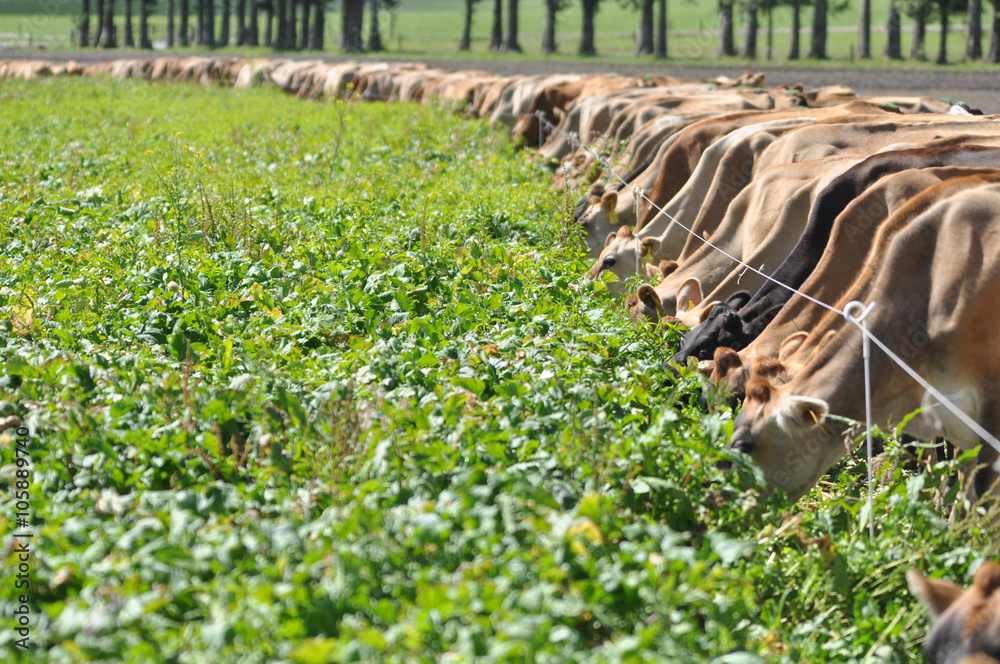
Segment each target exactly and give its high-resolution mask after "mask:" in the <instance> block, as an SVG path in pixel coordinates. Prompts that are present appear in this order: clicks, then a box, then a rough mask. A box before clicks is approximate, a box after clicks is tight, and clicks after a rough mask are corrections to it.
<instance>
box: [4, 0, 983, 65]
mask: <svg viewBox="0 0 1000 664" xmlns="http://www.w3.org/2000/svg"><path fill="white" fill-rule="evenodd" d="M119 5H120V3H119ZM521 5H522V6H521V7H520V10H519V19H520V20H519V24H520V43H521V46H522V47H523V49H524V53H523V54H508V55H504V56H503V57H504V58H507V59H537V58H546V59H551V60H555V61H581V58H579V57H577V56H576V52H577V48H578V46H579V34H580V28H581V24H582V15H581V9H580V7H579V5H578V3H574V4H572V5H571V6H570V7H569V8H567V9H566V10H565V11H563V12H561V13H560V14H559V19H558V22H557V43H558V44H559V51H560V52H559V54H557V55H554V56H543V55H542V53H541V32H542V23H543V17H544V14H543V4H542V3H540V2H522V3H521ZM871 5H872V8H871V15H872V26H873V29H872V56H873V58H872V59H871V60H867V61H861V60H854V61H853V62H852V61H851V60H850V58H851V55H852V52H853V50H854V48H855V45H856V43H857V15H858V2H857V0H849V2H848V3H847V4H846V9H844V10H843V11H841V12H838V13H835V14H834V13H831V14H830V15H829V25H830V31H829V34H828V43H827V50H828V55H829V59H828V60H823V61H815V60H809V59H806V58H805V56H806V54H807V53H808V50H809V40H810V25H811V20H812V18H811V17H812V9H811V7H803V9H802V12H801V25H802V32H801V37H800V40H801V42H800V43H801V56H802V59H801V60H796V61H794V64H796V65H797V66H808V67H813V66H819V67H822V66H831V65H833V66H844V65H847V64H853V65H854V66H859V67H866V68H870V67H883V66H884V67H889V68H912V67H916V68H924V67H934V66H936V65H933V64H932V63H933V61H934V59H935V58H936V55H937V49H938V38H939V37H938V33H937V32H936V29H937V28H936V24H935V23H934V22H933V21H932V23H931V25H930V26H929V32H928V34H927V37H926V41H925V53H926V55H927V57H928V58H929V60H930V62H916V61H904V62H887V61H884V60H882V58H881V53H882V49H883V47H884V35H883V33H882V32H880V29H881V28H883V27H884V26H885V23H886V20H887V17H888V7H889V3H888V0H874V1H873V2H872V3H871ZM338 7H339V4H337V3H331V5H330V11H329V12H328V14H327V34H326V39H327V46H326V51H327V52H332V53H337V52H339V47H338V42H339V35H340V15H339V13H338V12H337V11H335V10H337V9H338ZM78 11H79V2H77V1H75V0H74V1H69V0H67V1H65V2H58V3H56V4H54V5H53V8H52V10H51V11H39V9H38V7H37V5H36V3H35V2H29V1H28V0H8V2H6V3H0V42H5V41H7V42H16V43H18V44H21V45H27V44H28V43H29V36H30V41H31V43H32V44H38V43H44V44H47V45H48V46H49V47H50V48H53V47H62V48H65V47H67V46H69V45H70V41H69V40H70V34H71V31H72V30H73V29H74V28H75V23H76V16H77V12H78ZM118 11H119V12H121V11H122V9H121V7H120V6H119V8H118ZM366 11H367V7H366ZM505 11H506V9H505ZM163 12H164V5H163V3H162V2H161V3H157V4H156V5H154V7H153V14H152V19H151V22H150V25H151V34H152V38H153V40H154V41H156V40H157V39H162V37H163V35H164V33H165V30H166V18H165V16H164V14H163ZM667 13H668V29H669V31H670V35H669V44H668V48H669V53H670V57H671V60H674V61H679V62H691V63H701V64H709V63H723V64H730V63H731V64H732V65H733V67H734V68H736V67H745V66H752V65H753V64H754V61H748V60H746V59H742V58H735V59H727V60H722V61H719V60H717V59H716V58H715V53H716V50H717V41H716V36H717V29H716V26H717V24H718V16H717V13H716V4H715V3H705V2H689V1H684V2H670V3H669V6H668V9H667ZM261 16H262V17H263V14H261ZM462 16H463V9H462V4H461V3H456V2H454V0H408V1H407V2H404V3H402V4H401V6H400V8H399V9H397V10H396V11H395V12H388V11H382V12H381V13H380V18H381V21H380V24H381V26H382V38H383V41H384V43H385V46H386V49H387V51H386V53H385V55H386V57H392V56H397V57H407V58H430V57H447V58H460V59H469V60H476V59H483V58H491V57H496V56H493V55H492V54H490V53H489V50H488V48H487V46H488V43H489V35H490V29H491V26H492V6H491V4H490V3H488V2H480V3H479V4H477V6H476V11H475V14H474V20H473V29H472V50H471V51H470V52H467V53H461V52H459V51H458V50H457V48H458V38H459V34H460V33H461V27H462ZM95 20H96V19H94V18H92V23H91V31H92V35H93V31H94V21H95ZM133 20H134V26H135V30H136V31H138V18H137V13H136V16H135V17H134V19H133ZM219 20H220V21H221V14H220V17H219ZM773 20H774V28H775V34H774V43H773V52H772V60H771V62H773V63H775V64H779V63H788V62H791V61H788V60H787V55H788V50H789V45H790V39H791V36H790V33H789V29H790V25H791V10H790V8H789V7H788V6H786V5H783V6H781V7H778V8H776V9H775V10H774V18H773ZM637 21H638V14H637V12H636V11H634V10H631V9H628V8H626V7H625V6H623V4H622V3H619V2H616V1H614V0H605V1H604V2H603V3H602V4H601V6H600V10H599V12H598V14H597V19H596V29H597V37H596V45H597V49H598V52H599V58H600V59H601V60H611V61H622V62H628V63H631V62H650V63H652V62H656V61H655V60H653V59H652V58H635V57H633V53H634V50H635V43H634V31H635V28H636V23H637ZM734 21H735V32H736V44H737V48H738V47H739V44H740V41H741V40H742V26H743V16H742V13H741V12H740V11H737V12H736V15H735V17H734ZM759 22H760V32H759V34H758V55H757V59H756V61H755V62H756V63H760V64H764V63H766V62H768V61H767V60H766V30H765V28H766V15H765V14H763V13H761V14H760V16H759ZM952 23H953V25H952V30H951V33H950V35H949V42H948V53H949V62H951V63H953V65H955V66H958V67H960V68H962V69H974V70H978V69H992V68H994V67H995V66H996V65H992V64H990V63H985V62H975V63H965V62H964V53H965V31H964V25H961V24H963V23H964V17H963V16H962V15H958V14H957V15H955V16H953V17H952ZM193 25H194V23H193V22H192V26H193ZM910 25H911V21H910V20H909V19H908V18H905V17H904V19H903V29H904V31H903V53H904V55H906V54H908V53H909V41H910V36H909V28H910ZM983 25H984V30H987V31H988V26H989V25H990V21H989V16H988V15H986V14H984V19H983ZM232 29H233V31H235V20H234V21H233V27H232ZM261 30H262V31H263V23H262V27H261ZM367 30H368V17H367V15H366V24H365V32H366V34H367ZM123 34H124V28H123V25H122V22H121V19H120V20H119V37H120V39H121V38H122V37H123ZM136 35H138V32H136ZM137 38H138V37H137ZM988 43H989V35H988V33H987V34H986V35H985V36H984V40H983V48H984V49H985V48H986V47H987V46H988ZM129 50H130V51H131V49H129ZM221 50H222V51H223V52H233V53H246V54H251V55H266V54H270V53H271V51H270V50H269V49H262V48H261V49H244V48H240V49H235V48H232V49H230V48H226V49H221ZM135 53H142V52H141V51H135ZM582 61H583V62H586V61H588V60H587V59H585V58H584V59H582Z"/></svg>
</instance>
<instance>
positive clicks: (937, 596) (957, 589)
mask: <svg viewBox="0 0 1000 664" xmlns="http://www.w3.org/2000/svg"><path fill="white" fill-rule="evenodd" d="M906 585H908V586H909V587H910V593H912V594H913V595H915V596H916V598H917V599H919V600H920V603H921V604H923V605H924V609H925V610H926V611H927V613H928V614H929V615H930V617H931V620H934V619H935V618H937V617H938V616H939V615H941V614H942V613H944V612H945V611H946V610H947V609H948V607H949V606H951V605H952V603H954V601H955V600H956V599H958V598H959V596H960V595H961V594H962V593H963V592H965V589H964V588H962V586H959V585H957V584H954V583H952V582H951V581H938V580H935V579H928V578H927V577H926V576H924V575H923V574H921V573H920V572H918V571H917V570H915V569H911V570H908V571H907V572H906Z"/></svg>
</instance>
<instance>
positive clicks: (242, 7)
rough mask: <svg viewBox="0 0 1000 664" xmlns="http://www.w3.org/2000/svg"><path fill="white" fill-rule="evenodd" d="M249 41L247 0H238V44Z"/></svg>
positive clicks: (244, 44) (244, 43)
mask: <svg viewBox="0 0 1000 664" xmlns="http://www.w3.org/2000/svg"><path fill="white" fill-rule="evenodd" d="M246 43H247V0H236V45H237V46H246Z"/></svg>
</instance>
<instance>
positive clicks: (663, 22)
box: [653, 0, 667, 60]
mask: <svg viewBox="0 0 1000 664" xmlns="http://www.w3.org/2000/svg"><path fill="white" fill-rule="evenodd" d="M657 4H658V5H659V7H658V9H659V16H657V17H656V51H655V52H654V53H653V57H655V58H659V59H661V60H663V59H665V58H666V57H667V0H657Z"/></svg>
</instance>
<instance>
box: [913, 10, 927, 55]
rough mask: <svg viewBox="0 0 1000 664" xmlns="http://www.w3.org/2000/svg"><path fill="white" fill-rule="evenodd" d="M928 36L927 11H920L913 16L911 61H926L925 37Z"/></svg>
mask: <svg viewBox="0 0 1000 664" xmlns="http://www.w3.org/2000/svg"><path fill="white" fill-rule="evenodd" d="M926 34H927V10H926V9H920V10H918V11H917V13H916V14H914V16H913V36H912V39H911V40H910V59H911V60H926V59H927V56H925V55H924V35H926Z"/></svg>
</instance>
